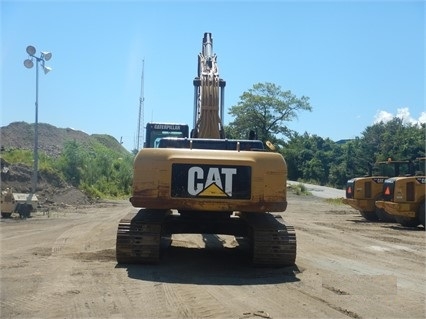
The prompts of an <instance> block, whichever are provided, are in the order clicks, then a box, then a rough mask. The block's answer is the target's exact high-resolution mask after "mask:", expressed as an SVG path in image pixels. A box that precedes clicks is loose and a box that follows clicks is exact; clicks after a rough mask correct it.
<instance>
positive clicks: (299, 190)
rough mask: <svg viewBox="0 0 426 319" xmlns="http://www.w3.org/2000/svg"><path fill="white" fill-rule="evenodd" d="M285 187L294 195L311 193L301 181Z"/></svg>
mask: <svg viewBox="0 0 426 319" xmlns="http://www.w3.org/2000/svg"><path fill="white" fill-rule="evenodd" d="M287 189H288V190H290V191H291V192H292V193H294V194H296V195H312V193H311V192H309V191H308V189H307V188H306V186H305V185H304V184H302V183H298V184H293V185H288V187H287Z"/></svg>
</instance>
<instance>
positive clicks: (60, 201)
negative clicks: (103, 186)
mask: <svg viewBox="0 0 426 319" xmlns="http://www.w3.org/2000/svg"><path fill="white" fill-rule="evenodd" d="M1 164H2V168H1V189H2V190H4V189H6V188H11V189H12V190H13V192H16V193H30V192H31V185H32V174H33V170H32V168H30V167H28V166H25V165H22V164H12V165H10V164H9V163H7V162H5V161H4V160H2V163H1ZM37 198H38V200H39V204H40V205H41V206H42V207H49V206H69V205H71V206H78V205H87V204H91V203H93V200H91V199H90V198H89V197H87V196H86V195H85V194H84V193H83V192H81V191H80V190H79V189H77V188H75V187H73V186H70V185H68V184H67V183H65V182H64V181H63V180H62V179H61V178H60V177H59V176H58V175H56V174H49V173H45V172H41V173H40V172H39V175H38V181H37Z"/></svg>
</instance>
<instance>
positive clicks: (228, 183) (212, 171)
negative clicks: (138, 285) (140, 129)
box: [116, 33, 296, 266]
mask: <svg viewBox="0 0 426 319" xmlns="http://www.w3.org/2000/svg"><path fill="white" fill-rule="evenodd" d="M193 84H194V128H193V129H192V131H191V133H190V137H187V138H185V137H164V138H160V139H159V140H158V141H157V142H158V143H157V147H145V148H142V149H141V150H140V151H139V152H138V154H137V155H136V157H135V160H134V174H133V190H132V196H131V198H130V202H131V204H132V206H133V207H135V208H138V210H137V211H135V212H134V213H129V214H128V215H127V216H125V217H123V218H122V219H121V220H120V222H119V225H118V230H117V240H116V259H117V262H118V263H119V264H128V263H158V262H159V261H160V256H161V251H162V250H163V249H165V248H164V247H163V245H162V242H164V241H163V240H162V239H167V238H171V237H172V235H173V234H183V233H189V234H192V233H193V234H217V235H220V234H222V235H233V236H235V237H238V238H239V237H242V238H246V239H248V242H249V243H250V255H251V258H252V263H253V264H255V265H263V266H292V265H294V264H295V260H296V233H295V230H294V227H292V226H289V225H286V224H284V222H283V219H282V217H281V216H280V215H279V214H273V213H274V212H275V213H277V212H284V211H285V210H286V208H287V197H286V195H287V165H286V162H285V159H284V158H283V156H282V155H281V154H279V153H277V152H272V151H270V150H267V149H265V147H264V143H263V142H262V141H260V140H256V139H246V140H244V139H242V140H238V139H227V138H226V137H225V131H224V128H223V124H222V119H223V111H224V89H225V85H226V82H225V81H224V80H223V79H221V78H220V77H219V70H218V66H217V56H216V54H214V53H213V38H212V35H211V33H205V34H204V37H203V41H202V50H201V53H200V54H199V55H198V74H197V76H196V77H195V79H194V81H193ZM251 136H253V134H251Z"/></svg>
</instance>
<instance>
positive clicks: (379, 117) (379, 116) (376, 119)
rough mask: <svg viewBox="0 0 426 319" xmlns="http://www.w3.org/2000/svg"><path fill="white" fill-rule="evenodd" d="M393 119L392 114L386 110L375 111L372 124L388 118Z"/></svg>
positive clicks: (386, 120)
mask: <svg viewBox="0 0 426 319" xmlns="http://www.w3.org/2000/svg"><path fill="white" fill-rule="evenodd" d="M392 119H393V115H392V114H391V113H389V112H386V111H377V113H376V115H375V116H374V122H373V123H374V124H377V123H380V122H383V123H386V122H389V121H390V120H392Z"/></svg>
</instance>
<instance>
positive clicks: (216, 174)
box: [171, 164, 251, 199]
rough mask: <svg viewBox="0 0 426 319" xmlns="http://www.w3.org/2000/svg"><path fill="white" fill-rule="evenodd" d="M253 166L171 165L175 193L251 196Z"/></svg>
mask: <svg viewBox="0 0 426 319" xmlns="http://www.w3.org/2000/svg"><path fill="white" fill-rule="evenodd" d="M250 185H251V168H250V167H249V166H228V165H215V166H210V165H191V164H173V165H172V194H171V195H172V197H200V198H201V197H203V198H227V199H249V198H250V195H251V186H250Z"/></svg>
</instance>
